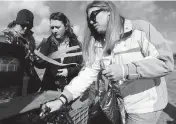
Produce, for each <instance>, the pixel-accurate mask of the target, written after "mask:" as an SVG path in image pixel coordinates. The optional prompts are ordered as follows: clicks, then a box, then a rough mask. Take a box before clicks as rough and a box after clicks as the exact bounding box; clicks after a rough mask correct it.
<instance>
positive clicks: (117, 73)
mask: <svg viewBox="0 0 176 124" xmlns="http://www.w3.org/2000/svg"><path fill="white" fill-rule="evenodd" d="M102 74H103V75H104V76H105V77H107V78H108V79H109V80H111V81H118V80H120V79H122V78H123V70H122V65H119V64H111V65H109V66H107V67H106V68H105V69H104V70H103V71H102Z"/></svg>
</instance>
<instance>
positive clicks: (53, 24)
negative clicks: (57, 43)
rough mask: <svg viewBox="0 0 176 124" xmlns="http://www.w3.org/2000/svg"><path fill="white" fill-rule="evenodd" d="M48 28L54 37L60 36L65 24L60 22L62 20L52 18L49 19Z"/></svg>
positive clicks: (62, 33)
mask: <svg viewBox="0 0 176 124" xmlns="http://www.w3.org/2000/svg"><path fill="white" fill-rule="evenodd" d="M50 29H51V33H52V34H53V35H54V36H55V37H56V38H61V37H62V36H63V35H64V33H65V26H64V24H63V23H62V21H59V20H52V19H51V21H50Z"/></svg>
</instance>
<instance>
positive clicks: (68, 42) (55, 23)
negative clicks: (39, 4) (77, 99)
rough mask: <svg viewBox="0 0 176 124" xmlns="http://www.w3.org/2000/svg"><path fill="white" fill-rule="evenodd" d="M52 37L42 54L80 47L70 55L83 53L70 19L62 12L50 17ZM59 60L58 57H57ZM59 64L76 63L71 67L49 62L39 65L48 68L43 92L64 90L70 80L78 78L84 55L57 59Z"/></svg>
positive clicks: (42, 47) (44, 77) (45, 43)
mask: <svg viewBox="0 0 176 124" xmlns="http://www.w3.org/2000/svg"><path fill="white" fill-rule="evenodd" d="M50 30H51V35H50V36H49V37H48V38H47V41H45V42H44V43H43V44H42V45H41V48H40V52H41V53H43V54H44V55H45V56H48V55H50V56H51V53H54V52H57V51H61V52H62V51H64V50H66V49H69V48H70V47H74V46H78V47H79V48H78V49H76V50H73V51H70V52H68V53H67V54H69V53H77V52H80V51H81V46H80V43H79V41H78V39H77V36H76V35H75V34H74V32H73V29H72V27H71V24H70V21H69V19H68V18H67V17H66V16H65V15H64V14H63V13H61V12H56V13H52V14H51V15H50ZM55 58H57V55H56V56H55ZM56 60H57V61H58V62H60V63H63V64H69V63H76V64H75V65H69V66H57V65H54V64H51V63H48V62H42V63H38V67H39V68H46V71H45V74H44V76H43V80H42V89H41V90H63V88H64V86H65V85H67V84H68V83H69V82H70V80H71V79H72V78H73V77H75V76H77V74H78V72H79V71H80V69H81V67H82V65H81V64H82V60H83V59H82V55H78V56H69V57H65V58H59V57H58V58H57V59H56Z"/></svg>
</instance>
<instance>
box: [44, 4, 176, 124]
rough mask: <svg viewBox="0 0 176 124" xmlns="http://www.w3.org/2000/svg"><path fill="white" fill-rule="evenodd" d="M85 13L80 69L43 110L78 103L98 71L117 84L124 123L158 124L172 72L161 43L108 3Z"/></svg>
mask: <svg viewBox="0 0 176 124" xmlns="http://www.w3.org/2000/svg"><path fill="white" fill-rule="evenodd" d="M86 14H87V29H86V33H85V35H86V36H85V39H84V43H83V57H84V60H85V62H86V64H85V66H84V69H82V70H81V71H80V73H79V74H78V76H77V77H75V78H74V79H73V80H72V81H71V82H70V83H69V85H67V86H66V87H65V89H64V91H63V92H62V95H61V96H60V97H59V99H58V100H55V101H52V102H48V103H46V106H47V107H49V108H50V109H51V112H52V111H55V110H57V109H59V108H60V107H61V106H62V105H63V104H67V103H68V102H70V101H71V100H73V99H75V98H77V97H78V96H80V94H81V93H82V92H84V91H85V90H86V89H87V88H88V87H89V86H90V85H91V84H92V82H93V81H94V80H96V78H97V75H98V73H99V72H100V71H102V74H103V75H104V76H105V77H107V79H109V80H111V81H113V82H114V83H117V84H118V85H119V89H120V92H121V95H122V97H123V100H124V106H125V109H126V112H127V114H128V116H127V124H156V123H157V120H158V119H159V116H160V114H161V112H162V110H163V109H164V108H165V107H166V105H167V102H168V99H167V89H166V82H165V79H164V77H163V76H165V75H167V74H169V73H170V72H171V71H172V70H173V56H172V52H171V51H170V49H169V48H168V46H167V44H166V42H165V40H164V39H163V37H162V36H161V34H160V33H159V32H157V31H156V29H155V28H154V27H153V26H152V25H151V24H149V23H147V22H145V21H134V22H133V21H130V20H127V19H125V18H123V17H122V16H121V15H120V14H119V13H118V11H117V10H116V7H115V5H114V4H113V3H112V2H110V1H108V2H107V1H94V2H92V3H90V4H89V5H88V6H87V9H86ZM142 30H143V31H145V32H146V33H145V32H143V31H142ZM102 67H104V68H102ZM117 123H118V122H117Z"/></svg>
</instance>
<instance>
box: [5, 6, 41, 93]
mask: <svg viewBox="0 0 176 124" xmlns="http://www.w3.org/2000/svg"><path fill="white" fill-rule="evenodd" d="M33 20H34V15H33V13H32V12H31V11H30V10H27V9H22V10H20V11H19V12H18V13H17V17H16V20H14V21H12V22H11V23H9V24H8V26H7V29H5V30H4V31H3V33H4V35H5V37H6V40H5V42H6V43H10V44H16V45H20V46H23V47H24V48H25V63H24V64H25V68H24V75H25V76H26V77H29V80H28V86H27V93H35V92H37V91H38V90H39V88H40V85H41V80H40V78H39V77H38V75H37V72H36V71H35V69H34V66H35V64H34V60H35V55H34V54H33V52H34V50H35V39H34V37H33V32H32V30H31V29H32V28H33Z"/></svg>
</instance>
